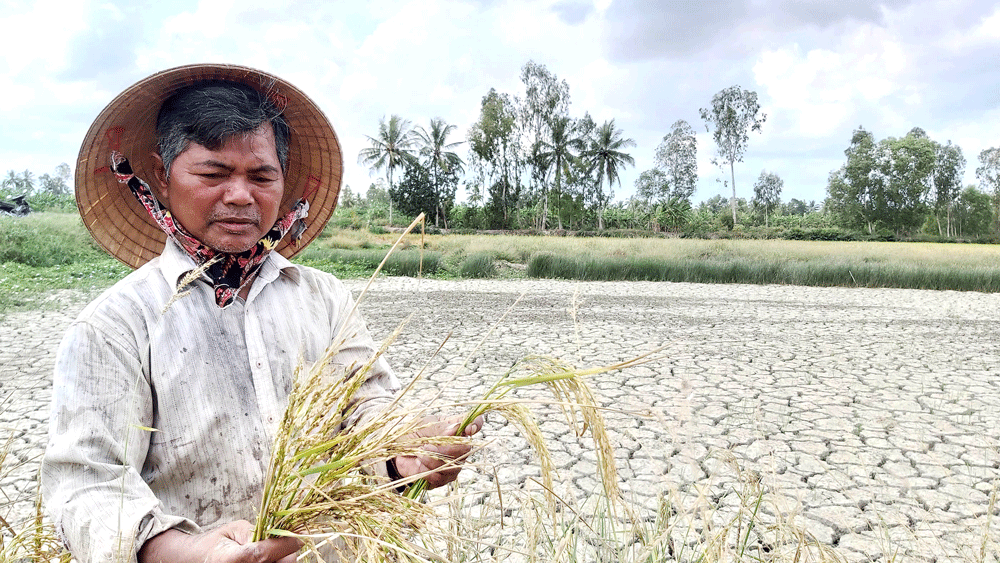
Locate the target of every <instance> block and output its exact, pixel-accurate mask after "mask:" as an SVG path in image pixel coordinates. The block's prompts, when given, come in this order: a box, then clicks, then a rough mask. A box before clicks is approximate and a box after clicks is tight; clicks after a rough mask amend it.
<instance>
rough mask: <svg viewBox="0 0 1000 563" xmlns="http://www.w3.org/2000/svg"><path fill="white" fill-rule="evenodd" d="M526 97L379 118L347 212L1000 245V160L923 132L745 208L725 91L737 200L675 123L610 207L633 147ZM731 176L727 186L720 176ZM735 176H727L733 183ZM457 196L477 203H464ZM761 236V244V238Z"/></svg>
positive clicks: (551, 77) (48, 200)
mask: <svg viewBox="0 0 1000 563" xmlns="http://www.w3.org/2000/svg"><path fill="white" fill-rule="evenodd" d="M520 79H521V83H522V85H523V93H521V94H520V95H512V94H510V93H505V92H498V91H497V90H496V89H490V90H489V92H487V93H486V95H485V96H483V98H482V100H481V102H480V108H479V117H478V119H477V120H476V121H475V122H474V123H473V124H472V126H471V127H470V128H469V130H468V131H466V132H465V135H464V136H461V135H460V134H459V132H458V131H457V127H456V126H455V125H454V124H449V123H448V122H447V121H445V120H444V119H443V118H440V117H435V118H433V119H431V120H430V121H429V122H428V123H427V125H426V127H425V126H424V125H422V124H421V125H414V124H413V123H411V122H410V121H409V120H407V119H404V118H403V117H401V116H399V115H396V114H393V115H390V116H389V117H383V118H382V119H381V120H380V121H379V124H378V130H377V132H376V133H375V134H374V135H370V136H367V140H368V146H367V147H365V148H364V149H362V150H361V151H360V153H359V154H358V162H359V163H360V164H362V165H363V166H366V167H368V168H369V170H370V171H371V172H372V173H379V174H382V175H384V180H383V179H381V178H380V179H379V180H377V181H376V182H375V183H373V184H372V185H371V186H370V187H369V188H368V190H367V191H366V192H365V193H364V194H362V193H354V192H352V191H351V189H350V187H347V186H345V187H344V189H343V190H342V194H341V200H340V201H341V207H342V210H344V211H345V212H347V213H348V214H354V215H356V216H357V215H359V214H363V215H365V216H366V217H368V218H369V220H371V219H375V220H377V221H386V220H387V221H388V222H389V223H390V224H393V223H394V222H395V221H394V218H393V215H394V213H395V214H401V215H403V216H406V217H412V216H415V215H417V214H418V213H421V212H423V213H426V214H427V216H428V217H429V218H431V220H432V221H433V223H434V224H435V225H436V226H439V227H442V228H463V229H534V230H539V231H546V230H549V229H560V230H563V229H569V230H595V229H596V230H603V229H628V230H649V231H655V232H660V231H674V232H678V233H683V234H688V235H693V236H699V235H705V234H708V233H711V232H718V231H732V230H741V229H742V230H747V229H764V230H765V231H766V232H764V233H763V234H764V235H766V236H782V230H783V229H842V230H845V231H849V232H856V233H866V234H868V235H878V236H884V235H885V233H890V234H892V235H894V236H895V237H896V238H898V237H901V236H903V237H905V236H912V235H916V234H920V233H927V234H934V235H936V236H939V237H950V238H956V237H965V238H981V237H986V236H992V237H997V236H1000V148H991V149H986V150H984V151H982V152H981V153H980V155H979V162H980V166H979V167H977V168H976V171H975V172H976V177H977V179H978V180H979V185H978V186H963V185H962V178H963V175H964V173H965V167H966V164H967V163H966V160H965V157H964V156H963V153H962V150H961V148H960V147H959V146H957V145H955V144H953V143H952V142H951V141H950V140H949V141H947V142H945V143H940V142H937V141H935V140H933V139H930V138H929V136H928V135H927V133H926V132H925V131H924V130H922V129H920V128H914V129H913V130H911V131H910V132H909V133H907V135H905V136H904V137H901V138H894V137H889V138H885V139H882V140H877V139H876V138H875V137H874V135H873V134H872V133H871V132H870V131H868V130H866V129H864V128H863V127H860V128H858V129H857V130H855V131H854V133H853V135H852V138H851V140H850V144H849V146H848V148H847V149H846V150H845V156H846V162H845V164H844V165H843V166H841V167H840V168H839V169H837V170H834V171H832V172H831V173H830V175H829V179H828V185H827V194H826V198H825V200H824V201H822V202H820V203H819V204H817V203H816V202H815V201H810V202H805V201H799V200H796V199H792V200H790V201H788V202H782V200H781V194H782V191H783V189H784V180H783V179H782V178H781V177H780V175H779V173H778V172H777V171H768V170H762V171H761V172H760V175H759V176H758V178H757V180H756V182H755V183H754V185H753V195H752V197H750V198H742V197H738V192H737V186H736V174H735V166H736V164H737V163H740V162H742V161H743V156H744V154H745V153H746V151H747V149H748V146H749V144H750V139H751V134H752V133H754V132H760V131H761V130H762V128H763V126H764V124H765V123H766V120H767V115H766V114H764V113H762V112H761V111H760V110H761V108H760V104H759V102H758V97H757V93H756V92H754V91H752V90H744V89H742V88H741V87H739V86H731V87H729V88H725V89H723V90H721V91H719V92H718V93H716V94H715V95H714V96H713V97H712V99H711V100H710V103H709V104H708V105H707V106H706V107H704V108H701V109H700V110H699V115H700V117H701V119H702V121H704V126H705V130H706V131H707V132H708V133H710V135H711V138H712V140H713V142H714V145H715V151H714V155H713V158H712V163H713V165H715V166H716V167H718V169H719V171H720V172H722V174H723V178H721V179H720V180H719V181H720V182H721V183H722V184H723V186H724V187H729V188H731V192H730V197H729V198H728V199H727V198H724V197H723V196H721V195H718V196H713V197H711V198H709V199H707V200H705V201H702V202H700V203H698V204H697V205H694V204H693V203H692V201H691V198H692V197H693V194H694V192H695V188H696V186H697V183H698V163H697V154H698V142H697V136H696V134H695V130H694V128H693V127H692V125H691V124H689V123H688V122H687V121H684V120H677V121H675V122H674V123H673V125H672V126H671V127H670V130H669V131H668V132H667V133H666V134H665V135H664V137H663V139H662V141H661V142H660V144H659V145H658V146H657V147H656V149H655V152H654V166H653V168H651V169H649V170H646V171H643V172H641V173H640V174H639V176H638V178H637V179H636V181H635V195H634V196H632V197H631V198H629V199H628V200H626V201H618V202H614V201H613V200H614V189H615V186H616V184H617V185H619V186H620V184H621V173H622V171H623V170H624V169H625V168H627V167H630V166H634V165H635V159H634V158H633V156H632V155H631V154H630V152H629V150H630V149H633V148H635V146H636V143H635V141H634V140H632V139H631V138H628V137H627V136H626V135H625V133H624V132H623V131H622V130H621V129H620V128H619V127H618V126H617V125H616V123H615V120H614V119H609V120H606V121H604V122H603V123H601V124H598V123H596V122H595V121H594V120H593V118H592V117H591V116H590V113H589V112H584V113H583V115H582V116H581V117H573V116H571V115H570V90H569V84H567V82H566V81H565V80H561V79H559V78H558V77H557V76H556V75H555V74H554V73H552V72H551V71H549V70H548V69H547V68H546V67H545V66H544V65H541V64H537V63H535V62H534V61H528V63H526V64H525V65H524V66H523V67H522V68H521V73H520ZM727 172H728V174H726V173H727ZM725 176H728V178H726V177H725ZM460 185H464V187H465V191H466V193H467V194H468V201H467V202H463V203H457V202H456V195H457V191H458V188H459V186H460ZM16 195H27V196H28V201H29V202H31V205H32V208H33V209H36V210H43V209H46V208H62V209H63V210H69V209H71V208H72V207H73V202H72V187H71V185H70V167H69V166H68V165H67V164H65V163H64V164H60V165H59V166H58V167H57V168H56V170H55V171H54V172H53V173H52V174H42V175H41V176H38V177H35V175H34V174H32V173H31V172H30V171H27V170H26V171H24V172H22V173H16V172H14V171H9V172H8V173H7V176H6V177H4V178H3V180H2V181H0V196H5V197H10V196H16ZM751 235H752V233H751Z"/></svg>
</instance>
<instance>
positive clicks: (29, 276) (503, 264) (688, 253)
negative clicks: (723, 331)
mask: <svg viewBox="0 0 1000 563" xmlns="http://www.w3.org/2000/svg"><path fill="white" fill-rule="evenodd" d="M398 236H399V235H398V234H397V233H393V232H382V230H380V229H374V230H361V229H338V228H336V227H332V226H330V227H328V228H327V229H325V230H324V232H323V235H322V236H320V237H319V238H318V239H317V240H316V241H314V242H313V244H311V245H310V246H309V247H308V248H307V249H305V250H304V251H303V252H302V253H301V254H299V255H298V256H297V257H296V258H295V261H296V262H298V263H300V264H304V265H307V266H313V267H316V268H318V269H321V270H324V271H327V272H331V273H333V274H335V275H337V276H339V277H343V278H357V277H365V276H368V275H370V274H371V273H372V272H373V271H374V270H375V268H376V267H377V266H378V264H379V263H380V262H381V261H382V259H383V258H384V256H385V254H386V252H387V251H388V249H389V247H390V246H391V245H392V244H393V243H394V242H395V240H396V239H397V238H398ZM421 248H423V252H421V251H420V250H421ZM511 264H513V265H515V267H511ZM525 266H526V268H525ZM128 271H129V270H128V268H126V267H125V266H122V265H121V264H119V263H118V262H117V261H115V260H114V259H113V258H110V257H109V256H108V255H107V254H106V253H104V251H103V250H102V249H100V248H99V247H98V246H97V245H96V244H95V243H94V242H93V241H92V239H91V237H90V235H89V233H88V232H87V230H86V229H85V228H84V226H83V224H82V222H81V221H80V218H79V217H78V216H77V215H76V214H75V213H51V212H45V213H33V214H31V215H29V216H27V217H21V218H18V217H0V315H2V314H3V313H5V312H7V311H11V310H20V309H24V308H31V307H48V306H54V305H53V303H56V304H57V303H58V301H52V300H51V291H52V290H73V291H76V292H79V293H80V294H82V295H92V294H93V293H95V292H96V291H99V290H101V289H104V288H106V287H108V286H110V285H111V284H113V283H114V282H115V281H117V280H118V279H121V278H122V277H124V276H125V275H126V274H127V273H128ZM384 272H385V273H386V274H388V275H395V276H417V275H424V276H428V277H436V278H445V279H447V278H458V277H463V278H497V279H511V278H521V277H524V276H525V275H527V276H529V277H536V278H562V279H579V280H651V281H674V282H698V283H754V284H792V285H814V286H843V287H896V288H914V289H939V290H959V291H983V292H1000V245H984V244H940V243H908V242H835V241H789V240H744V239H733V240H703V239H680V238H604V237H558V236H552V237H544V236H515V235H427V236H424V237H421V235H419V234H411V235H408V236H407V237H406V239H405V241H404V242H403V245H402V247H401V250H399V251H398V252H396V253H395V254H393V256H391V257H390V258H389V261H388V262H387V263H386V266H385V269H384Z"/></svg>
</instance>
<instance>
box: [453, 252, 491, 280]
mask: <svg viewBox="0 0 1000 563" xmlns="http://www.w3.org/2000/svg"><path fill="white" fill-rule="evenodd" d="M459 273H460V274H461V276H462V277H463V278H492V277H494V276H496V275H497V265H496V261H495V260H493V255H492V254H490V253H489V252H477V253H475V254H472V255H470V256H468V257H466V258H465V260H463V261H462V265H461V267H460V269H459Z"/></svg>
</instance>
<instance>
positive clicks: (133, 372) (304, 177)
mask: <svg viewBox="0 0 1000 563" xmlns="http://www.w3.org/2000/svg"><path fill="white" fill-rule="evenodd" d="M154 113H155V114H156V119H155V121H154V120H153V115H154ZM147 155H149V156H147ZM341 168H342V164H341V159H340V148H339V144H338V142H337V139H336V135H335V134H334V132H333V129H332V128H331V127H330V125H329V122H328V121H327V120H326V119H325V117H324V116H323V114H322V112H321V111H320V110H319V109H318V108H317V107H316V106H315V104H313V103H312V102H311V101H310V100H309V99H308V98H307V97H306V96H305V95H303V94H302V93H301V92H299V91H298V90H297V89H295V88H294V87H293V86H291V85H290V84H287V83H284V82H282V81H280V80H279V79H277V78H274V77H271V76H268V75H266V74H264V73H261V72H259V71H254V70H252V69H247V68H241V67H233V66H221V65H192V66H188V67H180V68H176V69H171V70H168V71H164V72H162V73H158V74H156V75H153V76H151V77H149V78H147V79H145V80H143V81H140V82H139V83H137V84H136V85H134V86H133V87H131V88H130V89H128V90H126V91H125V92H123V93H122V94H121V95H119V96H118V97H117V98H116V99H115V100H114V101H112V102H111V104H109V106H108V107H107V108H105V110H104V111H103V112H102V113H101V115H100V116H99V117H98V118H97V120H95V122H94V125H93V126H92V127H91V129H90V131H89V132H88V134H87V137H86V139H85V141H84V144H83V147H82V148H81V154H80V159H79V161H78V163H77V199H78V204H79V207H80V210H81V214H82V215H83V219H84V223H85V225H87V227H88V229H89V230H90V231H91V233H92V234H93V235H94V238H95V239H96V240H97V241H98V242H99V243H100V244H101V245H102V246H104V247H105V248H106V249H107V250H108V251H109V252H111V253H112V254H113V255H114V256H116V257H117V258H118V259H120V260H122V261H123V262H125V263H126V264H129V265H131V266H133V267H138V269H137V270H136V271H135V272H133V273H132V274H130V275H129V276H127V277H126V278H125V279H123V280H122V281H121V282H119V283H118V284H116V285H115V286H114V287H112V288H111V289H110V290H108V291H107V292H105V293H104V294H103V295H101V296H100V297H99V298H98V299H96V300H95V301H94V302H93V303H91V304H90V305H89V306H88V307H87V308H86V309H85V310H84V311H83V312H82V313H81V315H80V317H79V319H77V320H76V321H75V322H74V323H73V324H72V325H71V327H70V328H69V330H68V331H67V334H66V336H65V338H64V340H63V342H62V344H61V346H60V350H59V354H58V357H57V361H56V369H55V379H54V385H53V406H52V419H51V423H50V440H49V445H48V448H47V451H46V455H45V459H44V461H43V469H42V487H43V496H44V499H45V503H46V509H47V511H48V513H49V514H50V516H51V517H52V519H53V520H54V522H55V523H56V527H57V531H58V533H59V534H60V535H61V536H62V538H63V540H64V542H65V543H66V544H67V546H68V548H69V549H70V551H71V552H72V553H73V555H74V557H75V558H76V559H77V560H78V561H80V562H81V563H88V562H98V561H111V560H120V559H121V558H123V557H124V558H128V559H131V560H136V559H138V561H198V562H202V561H219V562H223V561H225V562H229V561H264V562H270V561H279V560H280V561H292V560H294V558H295V552H296V550H297V549H298V548H299V546H300V544H299V542H298V541H296V540H292V539H289V538H275V539H267V540H264V541H261V542H258V543H255V544H250V543H249V537H250V531H251V525H250V523H249V521H250V520H253V519H254V516H255V515H254V509H255V508H256V506H257V503H259V500H260V496H261V487H262V483H263V480H264V476H265V472H266V467H267V463H268V459H269V455H270V445H271V444H272V443H273V438H274V433H275V431H276V428H277V425H278V422H279V421H280V420H281V417H282V414H283V411H284V407H285V403H286V402H287V396H288V393H289V391H290V390H291V387H292V383H293V381H292V377H293V373H294V369H295V366H296V365H297V364H298V363H299V362H300V361H302V360H304V361H305V362H311V361H314V360H317V359H318V358H319V357H321V356H322V353H323V352H324V350H325V349H326V348H327V347H328V346H329V345H330V344H331V342H332V341H333V339H334V338H335V335H337V334H338V333H342V334H346V335H347V339H346V341H345V342H344V344H343V345H342V347H341V351H340V352H339V354H338V355H337V356H336V357H335V359H334V362H335V363H336V364H338V365H342V366H345V367H349V366H351V365H353V364H360V363H362V362H364V361H366V360H367V359H369V358H370V357H371V356H372V355H373V354H374V352H375V346H374V344H373V342H372V339H371V337H370V336H369V334H368V331H367V329H366V328H365V326H364V323H363V321H362V320H361V318H360V317H359V316H358V315H357V314H356V313H353V314H352V310H353V302H352V299H351V296H350V293H349V292H348V291H347V290H346V289H345V288H344V287H343V285H342V284H341V283H340V282H339V281H338V280H337V279H335V278H334V277H333V276H330V275H328V274H324V273H322V272H319V271H316V270H313V269H310V268H304V267H300V266H295V265H293V264H291V263H290V262H289V261H288V260H287V257H289V256H291V255H293V254H295V253H296V252H298V251H299V250H301V248H302V247H304V246H305V244H308V242H309V241H311V240H312V239H313V238H315V236H317V235H318V234H319V232H320V231H321V230H322V228H323V224H324V223H325V222H326V220H327V219H328V218H329V217H330V215H331V213H332V211H333V207H334V206H335V204H336V198H337V193H338V191H339V184H340V171H341ZM147 179H149V180H152V183H151V184H149V183H147V182H146V181H145V180H147ZM307 218H308V219H309V220H310V221H311V222H310V223H308V224H307V223H306V219H307ZM286 235H287V236H286ZM154 249H158V250H154ZM156 254H158V255H156ZM199 267H202V268H203V269H204V271H203V272H202V273H201V275H200V276H198V278H197V279H196V280H195V281H193V282H190V283H184V278H185V277H186V276H187V275H188V274H189V273H191V272H192V271H195V270H196V269H198V268H199ZM179 286H183V287H179ZM398 387H399V384H398V381H397V380H396V377H395V375H394V374H393V372H392V370H391V369H390V368H389V366H388V364H387V363H386V362H385V361H384V360H383V359H380V360H379V361H378V363H377V364H376V366H375V369H373V370H371V376H370V377H369V378H368V379H367V380H366V381H365V383H364V384H363V385H362V387H361V388H360V390H359V391H358V392H357V393H356V394H355V396H354V397H353V398H352V399H353V405H354V410H353V411H352V413H351V416H350V418H349V419H348V423H349V424H350V423H356V422H357V421H358V420H362V419H364V418H365V417H368V416H372V415H373V414H374V413H375V412H377V411H378V409H379V408H381V407H382V406H384V405H386V404H388V403H389V402H390V401H391V398H392V395H393V393H394V392H395V391H396V390H398ZM481 425H482V421H477V422H476V423H474V424H473V425H472V426H470V428H469V429H468V431H467V432H466V434H467V435H471V434H473V433H475V432H477V431H478V429H479V427H481ZM456 429H457V426H456V425H455V424H454V422H453V421H442V422H437V423H435V424H432V425H430V426H429V427H428V428H427V429H426V430H425V431H424V433H423V435H426V436H431V435H447V434H454V433H455V432H456ZM434 450H435V453H436V454H439V456H440V457H432V456H427V457H424V456H410V457H399V458H396V459H395V460H391V462H390V463H388V464H383V465H384V466H383V467H381V468H378V467H376V468H374V470H375V471H379V469H381V471H382V472H388V474H390V475H391V476H392V477H394V478H405V477H410V476H413V475H417V474H420V473H422V472H426V471H434V470H437V471H436V472H434V473H432V474H431V475H430V477H429V482H430V484H431V486H440V485H442V484H444V483H447V482H449V481H451V480H454V479H455V477H456V476H457V473H458V468H457V466H456V465H455V464H449V465H445V466H443V467H442V463H443V461H442V458H445V459H447V458H451V459H461V458H462V457H463V456H465V455H467V454H468V452H469V447H468V446H466V445H461V446H449V447H438V448H434ZM438 468H440V469H438Z"/></svg>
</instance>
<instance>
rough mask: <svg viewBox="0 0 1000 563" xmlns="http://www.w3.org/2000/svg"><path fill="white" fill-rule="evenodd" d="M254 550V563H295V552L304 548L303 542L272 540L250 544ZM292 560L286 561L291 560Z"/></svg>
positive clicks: (281, 539)
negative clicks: (290, 562)
mask: <svg viewBox="0 0 1000 563" xmlns="http://www.w3.org/2000/svg"><path fill="white" fill-rule="evenodd" d="M251 546H252V547H253V549H254V561H261V562H266V563H269V562H271V561H282V563H284V562H285V561H295V552H297V551H298V550H299V548H300V547H302V542H301V541H299V540H297V539H295V538H270V539H266V540H263V541H259V542H257V543H254V544H250V546H248V547H251ZM289 557H290V559H286V558H289Z"/></svg>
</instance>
